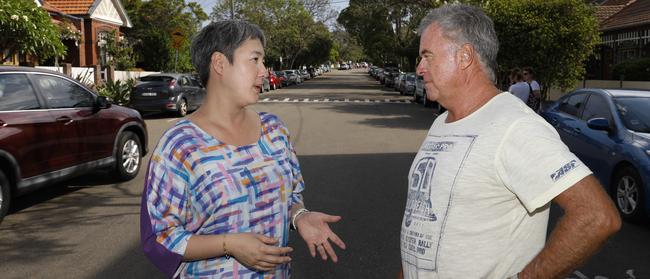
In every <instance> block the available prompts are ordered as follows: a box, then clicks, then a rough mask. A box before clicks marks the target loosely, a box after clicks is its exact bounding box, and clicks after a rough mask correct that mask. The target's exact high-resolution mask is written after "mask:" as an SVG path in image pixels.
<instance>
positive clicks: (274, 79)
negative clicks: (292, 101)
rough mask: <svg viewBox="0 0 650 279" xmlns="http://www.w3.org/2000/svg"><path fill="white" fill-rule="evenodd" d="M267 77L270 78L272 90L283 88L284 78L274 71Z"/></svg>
mask: <svg viewBox="0 0 650 279" xmlns="http://www.w3.org/2000/svg"><path fill="white" fill-rule="evenodd" d="M267 78H268V79H269V84H270V86H271V90H275V89H278V88H282V80H281V79H280V78H279V77H278V76H277V75H276V74H275V72H274V71H269V75H268V77H267Z"/></svg>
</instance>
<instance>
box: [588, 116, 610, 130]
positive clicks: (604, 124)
mask: <svg viewBox="0 0 650 279" xmlns="http://www.w3.org/2000/svg"><path fill="white" fill-rule="evenodd" d="M587 127H589V128H591V129H594V130H597V131H607V132H609V131H611V130H612V128H611V127H610V126H609V121H608V120H607V119H605V118H601V117H599V118H592V119H589V120H587Z"/></svg>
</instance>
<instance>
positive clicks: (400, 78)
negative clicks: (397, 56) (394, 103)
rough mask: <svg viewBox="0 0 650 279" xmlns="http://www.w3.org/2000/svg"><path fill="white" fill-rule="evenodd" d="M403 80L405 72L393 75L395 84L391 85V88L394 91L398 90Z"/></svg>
mask: <svg viewBox="0 0 650 279" xmlns="http://www.w3.org/2000/svg"><path fill="white" fill-rule="evenodd" d="M405 80H406V73H403V72H400V73H399V75H398V76H396V77H395V84H394V85H393V89H395V91H399V87H400V86H401V84H402V82H403V81H405ZM400 95H401V93H400Z"/></svg>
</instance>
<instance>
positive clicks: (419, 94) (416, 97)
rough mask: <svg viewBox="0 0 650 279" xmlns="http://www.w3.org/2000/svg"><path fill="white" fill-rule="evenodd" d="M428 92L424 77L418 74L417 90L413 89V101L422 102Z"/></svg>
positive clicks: (416, 80)
mask: <svg viewBox="0 0 650 279" xmlns="http://www.w3.org/2000/svg"><path fill="white" fill-rule="evenodd" d="M426 94H427V89H426V88H424V77H422V76H420V75H418V76H417V78H416V79H415V90H413V102H414V103H420V102H422V100H423V99H424V97H425V96H426Z"/></svg>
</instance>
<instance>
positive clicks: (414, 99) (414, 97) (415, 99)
mask: <svg viewBox="0 0 650 279" xmlns="http://www.w3.org/2000/svg"><path fill="white" fill-rule="evenodd" d="M413 102H414V103H416V104H417V103H418V94H417V93H416V92H415V91H413Z"/></svg>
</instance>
